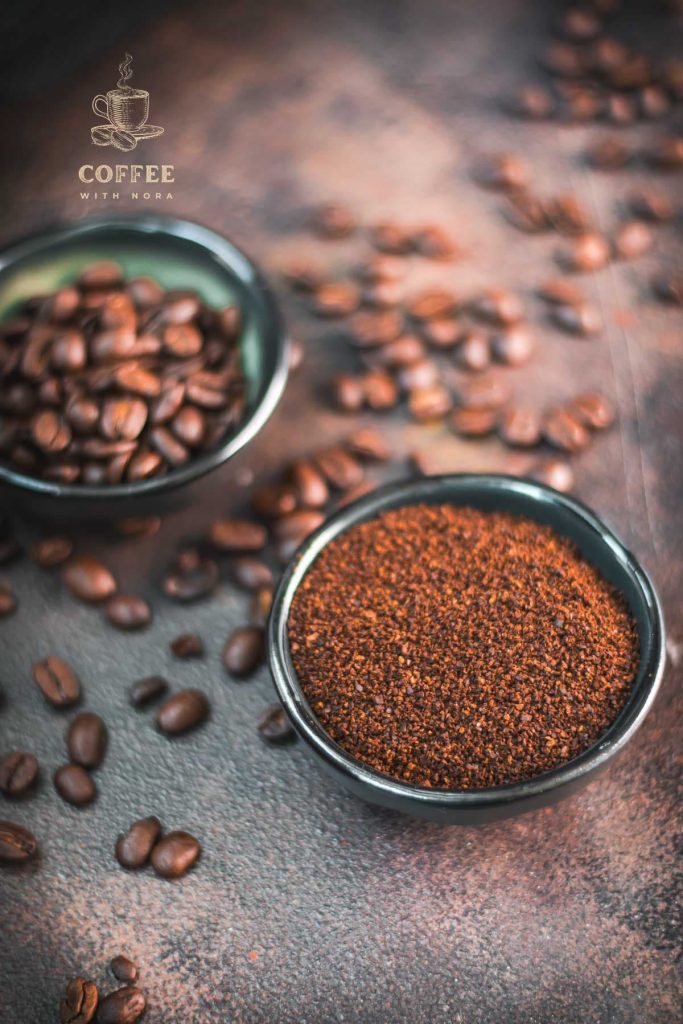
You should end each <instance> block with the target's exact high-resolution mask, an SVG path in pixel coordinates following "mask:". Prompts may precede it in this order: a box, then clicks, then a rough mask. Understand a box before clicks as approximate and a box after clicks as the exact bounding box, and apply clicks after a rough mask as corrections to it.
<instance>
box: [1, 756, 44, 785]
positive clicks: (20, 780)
mask: <svg viewBox="0 0 683 1024" xmlns="http://www.w3.org/2000/svg"><path fill="white" fill-rule="evenodd" d="M37 777H38V762H37V761H36V759H35V757H34V756H33V754H26V753H24V751H22V750H12V751H10V753H9V754H5V756H4V757H3V758H2V759H1V760H0V792H2V793H4V794H5V796H11V797H18V796H24V795H25V794H26V793H27V792H28V790H29V789H31V787H32V786H33V784H34V783H35V781H36V779H37Z"/></svg>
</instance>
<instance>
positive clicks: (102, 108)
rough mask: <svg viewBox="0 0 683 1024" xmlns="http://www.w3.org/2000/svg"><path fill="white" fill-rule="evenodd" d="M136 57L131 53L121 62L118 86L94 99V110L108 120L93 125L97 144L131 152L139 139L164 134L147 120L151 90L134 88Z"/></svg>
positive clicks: (91, 133) (91, 131)
mask: <svg viewBox="0 0 683 1024" xmlns="http://www.w3.org/2000/svg"><path fill="white" fill-rule="evenodd" d="M132 64H133V58H132V56H131V55H130V54H129V53H127V54H126V56H125V59H124V60H123V61H122V62H121V63H120V64H119V75H120V77H119V80H118V82H117V83H116V88H115V89H110V90H109V92H108V93H107V94H106V95H104V94H103V93H100V94H99V95H97V96H95V98H94V99H93V101H92V109H93V111H94V112H95V113H96V114H98V115H99V117H102V118H104V119H105V120H106V124H97V125H95V126H94V127H93V128H91V129H90V135H91V138H92V141H93V143H94V145H95V146H114V147H115V148H116V149H120V150H122V151H123V152H124V153H130V151H131V150H133V149H135V147H136V146H137V144H138V142H142V141H144V140H145V139H154V138H156V137H157V136H158V135H162V134H163V131H164V129H163V128H160V127H159V126H158V125H155V124H147V119H148V117H149V93H148V92H147V90H146V89H134V88H133V87H132V86H131V85H128V82H129V80H130V79H131V78H132V77H133V71H132Z"/></svg>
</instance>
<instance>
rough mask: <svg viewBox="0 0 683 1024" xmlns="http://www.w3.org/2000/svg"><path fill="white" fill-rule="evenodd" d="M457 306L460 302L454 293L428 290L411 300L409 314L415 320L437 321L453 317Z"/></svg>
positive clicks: (436, 289)
mask: <svg viewBox="0 0 683 1024" xmlns="http://www.w3.org/2000/svg"><path fill="white" fill-rule="evenodd" d="M457 306H458V300H457V298H456V296H455V294H454V293H453V292H452V291H449V290H447V289H445V288H428V289H426V290H425V291H422V292H420V293H419V294H418V295H416V296H414V297H413V298H412V299H411V300H410V302H409V303H408V312H409V313H410V315H411V316H412V317H413V319H414V320H436V319H441V318H443V317H449V316H452V315H453V313H455V311H456V309H457Z"/></svg>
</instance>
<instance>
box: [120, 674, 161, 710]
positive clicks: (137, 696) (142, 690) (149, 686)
mask: <svg viewBox="0 0 683 1024" xmlns="http://www.w3.org/2000/svg"><path fill="white" fill-rule="evenodd" d="M167 690H168V683H167V682H166V680H165V679H164V678H163V676H145V678H144V679H138V680H137V682H135V683H133V685H132V686H131V688H130V690H129V691H128V699H129V701H130V703H131V704H132V705H133V707H134V708H142V707H145V706H146V705H147V704H151V702H152V701H153V700H158V699H159V697H163V695H164V694H165V693H166V691H167Z"/></svg>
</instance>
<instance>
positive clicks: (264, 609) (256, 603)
mask: <svg viewBox="0 0 683 1024" xmlns="http://www.w3.org/2000/svg"><path fill="white" fill-rule="evenodd" d="M273 594H274V588H273V587H259V588H258V590H256V591H255V592H254V596H253V597H252V600H251V607H250V612H249V619H250V624H251V625H252V626H265V625H266V622H267V621H268V616H269V615H270V609H271V606H272V604H273Z"/></svg>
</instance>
